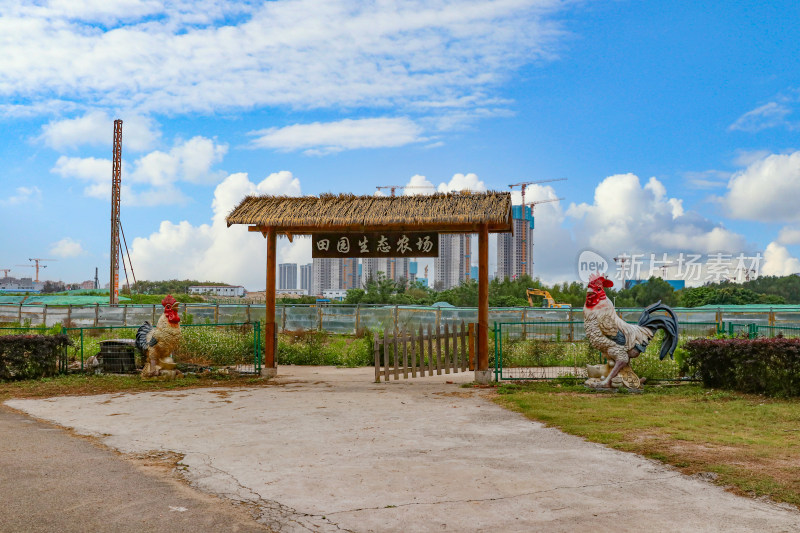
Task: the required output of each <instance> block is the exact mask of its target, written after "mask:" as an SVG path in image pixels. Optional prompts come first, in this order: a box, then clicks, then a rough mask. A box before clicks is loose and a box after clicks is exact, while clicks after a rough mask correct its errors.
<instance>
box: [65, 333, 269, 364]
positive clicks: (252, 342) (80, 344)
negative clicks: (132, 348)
mask: <svg viewBox="0 0 800 533" xmlns="http://www.w3.org/2000/svg"><path fill="white" fill-rule="evenodd" d="M138 328H139V326H98V327H95V326H91V327H78V328H64V330H63V331H64V333H66V334H67V335H69V336H70V338H71V339H72V341H73V347H71V348H68V349H67V353H66V354H65V357H64V359H65V364H66V365H67V366H68V368H69V369H74V370H85V366H86V361H87V359H89V358H90V357H92V356H94V355H97V354H98V353H100V343H101V342H102V341H110V340H122V341H126V340H127V341H130V340H133V339H134V338H135V337H136V330H137V329H138ZM261 343H262V339H261V323H260V322H230V323H222V324H182V325H181V342H180V347H179V349H178V352H177V353H175V354H173V356H174V359H175V361H176V362H177V363H178V364H179V368H180V366H181V365H191V366H190V367H191V368H214V369H220V368H226V369H229V370H231V371H235V372H238V373H240V374H256V375H259V374H260V373H261V364H262V362H261ZM141 363H142V362H141V361H139V362H138V364H137V366H138V367H139V368H141Z"/></svg>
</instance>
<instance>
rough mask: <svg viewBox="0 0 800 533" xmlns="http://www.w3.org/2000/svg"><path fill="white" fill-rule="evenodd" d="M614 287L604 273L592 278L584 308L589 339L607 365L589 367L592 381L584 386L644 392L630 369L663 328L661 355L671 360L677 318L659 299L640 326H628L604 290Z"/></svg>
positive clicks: (644, 313)
mask: <svg viewBox="0 0 800 533" xmlns="http://www.w3.org/2000/svg"><path fill="white" fill-rule="evenodd" d="M613 286H614V283H613V282H612V281H611V280H610V279H608V278H607V277H605V276H604V275H602V274H593V275H592V276H591V277H590V278H589V286H588V287H587V289H586V304H585V305H584V306H583V325H584V328H585V329H586V340H588V341H589V344H590V345H591V346H592V347H593V348H596V349H598V350H600V351H601V352H602V354H603V355H604V356H605V357H606V359H607V360H608V364H605V365H593V366H589V367H587V373H588V376H589V379H588V380H586V383H585V384H586V385H587V386H589V387H593V388H602V389H608V388H616V387H619V386H624V387H626V388H628V389H630V390H641V387H642V383H641V380H640V379H639V377H638V376H637V375H636V374H635V373H634V372H633V370H632V369H631V367H630V361H631V359H634V358H636V357H638V356H639V354H641V353H642V352H644V351H645V349H646V348H647V345H648V344H649V342H650V341H651V340H652V339H653V336H654V335H655V334H656V331H658V330H660V329H661V330H664V341H663V342H662V344H661V353H660V354H659V356H660V358H661V359H664V357H666V356H667V355H669V356H670V358H671V357H672V354H673V352H674V351H675V348H676V347H677V346H678V319H677V317H676V316H675V313H674V312H673V311H672V309H670V308H669V307H667V306H666V305H662V304H661V301H660V300H659V301H658V302H656V303H654V304H653V305H651V306H649V307H648V308H646V309H645V310H644V311H643V312H642V315H641V316H640V317H639V322H638V324H628V323H627V322H625V321H624V320H622V319H621V318H620V317H619V316H618V315H617V313H616V311H615V310H614V304H613V303H611V300H609V299H608V297H607V296H606V293H605V290H604V289H605V288H607V287H613ZM618 376H619V378H618V379H616V380H615V378H617V377H618Z"/></svg>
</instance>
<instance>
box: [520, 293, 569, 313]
mask: <svg viewBox="0 0 800 533" xmlns="http://www.w3.org/2000/svg"><path fill="white" fill-rule="evenodd" d="M527 295H528V305H530V306H531V307H536V306H535V305H533V298H531V296H543V297H544V300H542V307H544V308H546V309H569V308H570V307H572V306H571V305H570V304H558V303H556V301H555V300H554V299H553V297H552V296H550V293H549V292H547V291H543V290H541V289H528V291H527Z"/></svg>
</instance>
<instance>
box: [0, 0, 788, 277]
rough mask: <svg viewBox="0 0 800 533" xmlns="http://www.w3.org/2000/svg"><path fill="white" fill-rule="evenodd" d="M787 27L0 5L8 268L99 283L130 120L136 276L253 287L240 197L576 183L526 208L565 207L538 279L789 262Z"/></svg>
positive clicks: (702, 19)
mask: <svg viewBox="0 0 800 533" xmlns="http://www.w3.org/2000/svg"><path fill="white" fill-rule="evenodd" d="M798 20H800V7H798V5H797V3H796V2H789V1H786V2H771V3H768V5H767V4H766V3H762V2H735V3H731V2H702V3H699V2H643V1H616V2H557V1H548V0H538V1H536V0H531V1H526V0H506V1H496V2H486V1H483V2H482V1H470V0H461V1H458V2H448V1H444V0H429V1H425V2H402V3H395V2H377V1H376V2H369V3H366V2H364V3H346V2H336V1H314V2H311V1H289V2H287V1H283V0H279V1H276V2H269V3H260V2H243V3H228V2H220V1H214V0H205V1H199V2H188V1H179V2H158V1H155V0H122V1H119V2H109V1H103V2H101V1H87V2H83V3H75V2H67V1H55V0H54V1H51V2H36V3H33V2H5V1H3V0H0V47H2V50H3V53H2V54H0V136H1V137H2V141H3V142H2V143H0V160H1V161H2V163H3V174H2V175H3V185H4V187H3V194H2V196H0V212H2V215H0V217H1V219H0V220H2V225H3V228H4V229H5V230H6V231H3V232H0V250H1V251H0V268H11V269H12V272H11V275H15V276H18V277H19V276H23V275H30V274H32V273H33V269H30V268H23V267H15V265H18V264H24V263H28V258H30V257H45V258H52V259H57V261H55V262H51V263H48V268H47V269H46V270H45V271H44V272H43V273H42V277H43V278H47V279H60V280H62V281H65V282H76V281H83V280H86V279H90V278H92V277H93V275H94V268H95V267H99V268H100V278H101V282H103V283H105V282H106V281H107V270H108V266H107V265H108V249H109V217H110V182H111V162H110V156H111V142H112V132H113V119H114V118H122V119H123V121H124V126H123V160H124V165H123V176H122V180H123V185H124V190H123V196H122V204H123V206H122V214H121V218H122V224H123V228H124V231H125V236H126V238H127V240H128V245H129V246H130V247H131V250H132V256H133V265H134V269H135V270H136V275H137V278H139V279H165V278H187V277H188V278H197V279H208V280H213V281H224V282H228V283H234V284H243V285H245V286H246V287H247V288H248V289H251V290H256V289H259V288H263V277H264V268H263V265H264V255H265V246H264V244H263V241H261V240H260V239H259V238H258V237H256V236H254V235H248V234H247V233H246V232H243V231H240V230H241V228H231V229H228V228H225V226H224V223H223V222H222V219H224V216H225V215H226V214H227V212H228V211H229V210H230V209H231V208H232V207H233V206H234V205H235V204H236V203H237V202H238V201H239V200H240V199H241V198H242V197H243V196H244V195H245V194H249V193H254V192H257V193H269V194H319V193H322V192H353V193H356V194H373V193H374V192H375V187H376V186H377V185H393V184H399V185H403V184H409V183H412V184H422V185H431V186H433V187H436V188H437V189H439V190H458V189H461V188H470V189H478V190H480V189H483V188H488V189H496V190H508V184H509V183H515V182H519V181H525V180H545V179H552V178H562V177H563V178H568V180H567V181H563V182H554V183H550V184H545V185H543V186H535V187H531V188H530V189H529V194H528V199H531V198H532V199H550V198H557V197H563V198H564V200H563V201H560V202H553V203H549V204H544V205H542V206H540V207H538V208H537V210H536V214H537V222H536V233H535V242H536V252H535V262H536V274H537V275H540V276H541V277H542V278H543V279H544V280H546V281H562V280H569V279H576V278H577V271H576V267H575V264H576V259H577V256H578V254H579V253H580V252H581V251H582V250H584V249H587V248H590V249H592V250H595V251H597V252H599V253H600V254H602V255H604V256H605V257H607V258H610V257H613V256H615V255H619V254H620V253H636V252H639V253H643V254H645V255H646V256H648V255H649V254H650V253H655V254H658V255H659V256H660V255H661V254H662V253H668V254H670V256H671V257H672V256H675V255H677V254H679V253H681V252H684V253H687V254H688V253H694V254H702V255H704V256H708V254H715V253H726V254H731V255H733V256H735V255H737V254H740V253H746V254H748V256H752V255H753V254H756V253H761V254H762V255H763V257H764V261H763V262H762V263H761V268H760V270H761V272H762V273H767V274H785V273H792V272H798V271H800V260H798V259H797V257H798V256H800V214H799V213H800V211H798V209H797V207H796V202H795V198H797V197H798V196H800V142H798V134H800V39H798V38H797V35H798V34H800V27H799V26H800V23H798V22H797V21H798ZM422 191H426V189H417V190H416V191H415V192H422ZM408 192H412V189H409V191H408ZM279 248H280V255H279V261H281V262H283V261H292V262H306V261H308V260H309V258H310V245H309V244H308V241H305V240H299V241H297V242H296V243H294V244H290V243H288V242H285V241H281V243H280V246H279ZM671 277H675V276H674V275H672V274H671Z"/></svg>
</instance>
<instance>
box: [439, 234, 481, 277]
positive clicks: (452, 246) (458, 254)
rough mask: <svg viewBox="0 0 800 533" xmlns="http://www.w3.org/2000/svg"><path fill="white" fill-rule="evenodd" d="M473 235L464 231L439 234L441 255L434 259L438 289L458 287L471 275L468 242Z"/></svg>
mask: <svg viewBox="0 0 800 533" xmlns="http://www.w3.org/2000/svg"><path fill="white" fill-rule="evenodd" d="M471 238H472V235H468V234H467V235H465V234H463V233H442V234H440V235H439V256H438V257H436V258H435V259H434V260H433V271H434V272H433V273H434V282H433V283H434V284H433V288H434V289H436V290H446V289H450V288H452V287H457V286H458V285H460V284H461V283H462V282H464V281H465V280H466V279H467V278H468V276H469V267H470V264H469V258H468V257H467V256H466V254H467V242H468V240H469V239H471Z"/></svg>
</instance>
